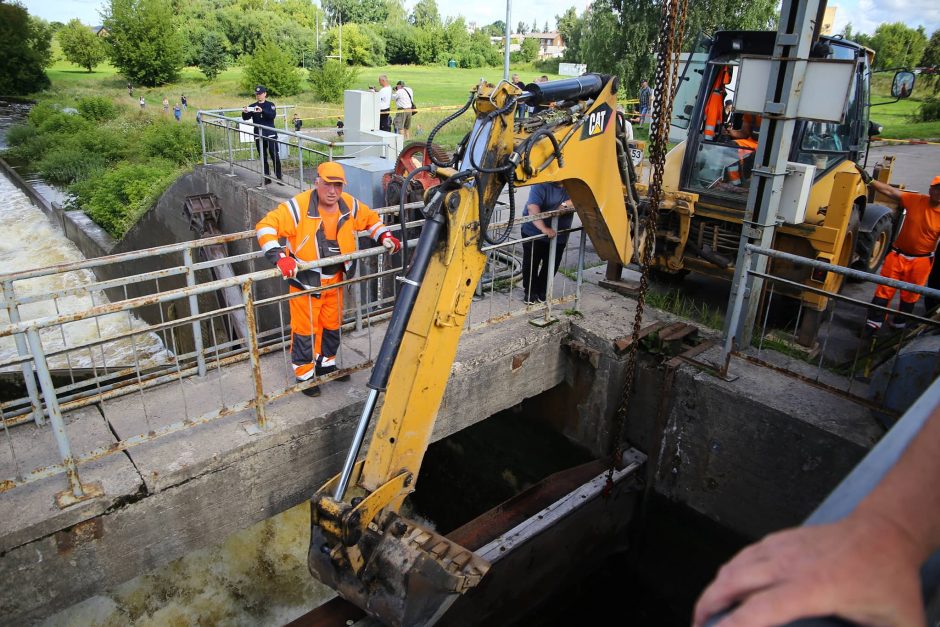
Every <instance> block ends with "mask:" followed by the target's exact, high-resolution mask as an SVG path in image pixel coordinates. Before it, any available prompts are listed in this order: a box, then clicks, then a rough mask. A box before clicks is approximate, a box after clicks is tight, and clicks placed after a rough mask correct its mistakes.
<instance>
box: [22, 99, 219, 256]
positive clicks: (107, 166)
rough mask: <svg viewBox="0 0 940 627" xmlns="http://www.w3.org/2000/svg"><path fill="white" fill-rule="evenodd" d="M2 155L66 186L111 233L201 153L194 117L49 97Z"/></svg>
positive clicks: (129, 222) (123, 228)
mask: <svg viewBox="0 0 940 627" xmlns="http://www.w3.org/2000/svg"><path fill="white" fill-rule="evenodd" d="M7 143H8V144H9V146H10V148H9V149H8V150H7V152H6V154H5V156H6V157H9V158H12V159H14V160H16V161H20V162H24V163H26V164H28V166H29V167H30V169H33V170H35V171H36V172H37V173H39V174H40V175H41V176H42V177H43V178H44V179H45V180H47V181H49V182H51V183H54V184H57V185H60V186H63V187H67V188H68V190H69V191H70V192H71V194H72V200H71V202H70V207H69V208H71V209H77V208H81V209H82V210H84V211H85V212H86V213H87V214H88V216H89V217H90V218H91V219H92V220H94V221H95V222H96V223H97V224H99V225H100V226H101V227H102V228H104V229H105V230H106V231H107V232H108V233H109V234H111V235H112V236H113V237H116V238H120V237H122V236H123V235H124V234H125V233H126V232H127V230H128V229H129V228H130V227H131V226H133V225H134V223H135V222H136V221H137V220H138V219H139V218H140V216H142V215H143V214H144V213H145V212H146V211H147V210H148V209H149V208H150V207H152V206H153V204H154V203H155V202H156V200H157V199H158V198H159V197H160V195H161V194H162V193H163V191H164V190H166V188H167V187H168V186H169V185H170V183H172V182H173V180H175V179H176V177H177V176H179V173H180V171H181V170H182V169H183V168H184V167H190V166H191V165H192V164H193V163H195V162H196V160H198V159H199V157H200V155H201V147H200V143H199V133H198V129H197V128H196V126H195V124H194V123H193V122H189V123H187V124H182V123H178V122H176V121H175V120H173V119H172V118H171V117H170V116H169V115H166V116H164V115H161V114H151V113H148V112H146V111H141V110H140V109H139V107H138V108H137V110H136V111H135V110H133V109H130V108H128V107H126V106H123V105H116V104H114V102H113V101H112V100H111V99H110V98H107V97H103V96H88V97H80V98H77V99H74V100H72V99H69V98H67V97H63V98H56V99H44V100H41V101H40V102H39V103H37V104H36V105H35V106H34V107H33V109H32V110H31V111H30V115H29V119H28V121H27V123H26V124H22V125H17V126H14V127H12V128H11V129H10V130H9V132H8V134H7Z"/></svg>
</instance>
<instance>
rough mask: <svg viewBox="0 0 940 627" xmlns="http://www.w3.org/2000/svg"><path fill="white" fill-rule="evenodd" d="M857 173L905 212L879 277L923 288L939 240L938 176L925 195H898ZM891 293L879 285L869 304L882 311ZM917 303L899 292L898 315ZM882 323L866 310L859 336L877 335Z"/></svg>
mask: <svg viewBox="0 0 940 627" xmlns="http://www.w3.org/2000/svg"><path fill="white" fill-rule="evenodd" d="M856 167H857V166H856ZM858 170H859V172H860V173H861V175H862V180H864V181H865V183H866V184H867V185H870V186H871V187H873V188H875V190H876V191H878V192H880V193H882V194H884V195H885V196H888V197H889V198H893V199H894V200H897V201H898V202H899V203H900V206H901V207H903V208H904V209H905V210H906V211H907V213H906V215H905V217H904V223H903V224H902V226H901V232H900V233H898V236H897V237H896V238H895V240H894V242H893V243H892V245H891V251H890V252H889V253H888V254H887V256H886V257H885V261H884V264H883V265H882V266H881V276H883V277H888V278H892V279H897V280H899V281H906V282H907V283H915V284H917V285H924V284H926V283H927V277H929V276H930V269H931V268H932V267H933V258H934V251H935V250H936V248H937V241H938V239H940V176H935V177H934V178H933V180H932V181H931V182H930V190H929V192H928V193H927V194H915V193H911V192H902V191H901V190H899V189H897V188H896V187H892V186H890V185H888V184H886V183H882V182H881V181H876V180H873V179H872V178H871V176H870V175H869V174H868V173H867V172H865V170H863V169H862V168H858ZM895 291H896V288H893V287H888V286H886V285H879V286H878V289H876V290H875V297H874V298H873V299H872V301H871V302H872V304H873V305H880V306H881V307H886V306H887V305H888V303H889V302H891V298H892V297H893V296H894V292H895ZM918 299H920V294H915V293H913V292H907V291H905V290H901V305H900V307H899V308H898V309H899V311H901V312H903V313H912V312H913V311H914V304H915V303H917V301H918ZM884 319H885V314H884V312H883V311H879V310H877V309H870V310H869V312H868V320H866V322H865V328H864V330H863V332H862V334H863V336H865V337H871V336H872V335H874V334H875V333H877V332H878V329H880V328H881V325H882V324H883V323H884ZM891 326H892V327H893V328H895V329H903V328H904V327H905V326H906V323H905V321H904V319H903V318H901V319H898V318H894V319H893V320H892V321H891Z"/></svg>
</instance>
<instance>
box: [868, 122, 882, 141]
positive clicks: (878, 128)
mask: <svg viewBox="0 0 940 627" xmlns="http://www.w3.org/2000/svg"><path fill="white" fill-rule="evenodd" d="M884 129H885V127H883V126H882V125H881V124H878V123H877V122H873V121H872V120H869V121H868V136H869V137H874V136H875V135H881V132H882V131H883V130H884Z"/></svg>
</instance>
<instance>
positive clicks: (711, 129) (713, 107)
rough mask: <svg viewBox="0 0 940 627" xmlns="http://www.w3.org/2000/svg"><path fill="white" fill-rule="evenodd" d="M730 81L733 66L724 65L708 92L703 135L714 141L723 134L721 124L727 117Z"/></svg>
mask: <svg viewBox="0 0 940 627" xmlns="http://www.w3.org/2000/svg"><path fill="white" fill-rule="evenodd" d="M730 82H731V68H730V67H729V66H727V65H724V66H722V67H721V69H720V70H718V75H717V76H715V82H714V83H712V88H711V91H709V93H708V100H706V101H705V126H704V128H703V130H702V135H704V136H705V139H707V140H709V141H714V140H716V139H718V136H719V135H721V125H722V124H723V122H724V119H725V94H726V91H725V86H726V85H727V84H728V83H730Z"/></svg>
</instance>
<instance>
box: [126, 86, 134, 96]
mask: <svg viewBox="0 0 940 627" xmlns="http://www.w3.org/2000/svg"><path fill="white" fill-rule="evenodd" d="M127 95H128V96H130V97H131V98H133V97H134V86H133V85H132V84H131V83H128V84H127Z"/></svg>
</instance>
